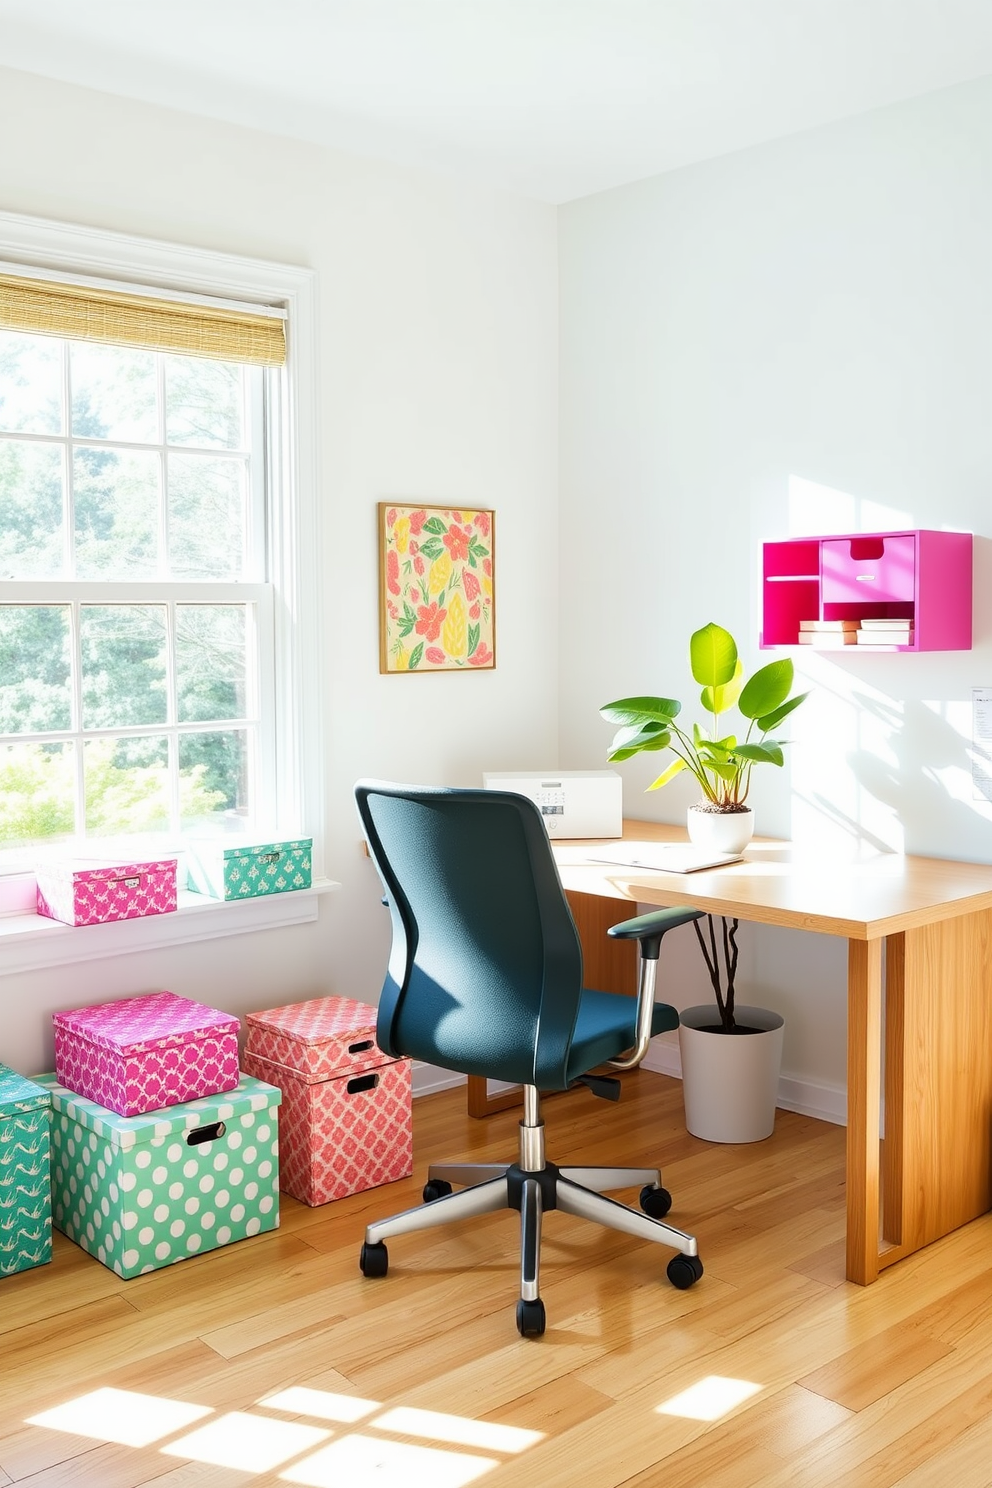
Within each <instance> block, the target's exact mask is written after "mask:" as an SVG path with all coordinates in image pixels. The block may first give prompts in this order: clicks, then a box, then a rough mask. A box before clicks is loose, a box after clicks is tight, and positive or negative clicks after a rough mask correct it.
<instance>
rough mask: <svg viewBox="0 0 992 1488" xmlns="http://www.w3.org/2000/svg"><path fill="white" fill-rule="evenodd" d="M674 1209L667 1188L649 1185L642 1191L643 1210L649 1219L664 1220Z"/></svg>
mask: <svg viewBox="0 0 992 1488" xmlns="http://www.w3.org/2000/svg"><path fill="white" fill-rule="evenodd" d="M671 1207H672V1196H671V1194H670V1193H669V1192H668V1189H667V1188H654V1187H653V1185H652V1184H650V1183H649V1184H647V1186H646V1187H645V1188H642V1189H641V1208H642V1209H643V1210H644V1213H645V1214H646V1215H647V1216H648V1218H649V1219H664V1217H665V1215H666V1214H667V1213H668V1211H669V1209H671Z"/></svg>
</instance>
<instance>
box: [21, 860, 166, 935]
mask: <svg viewBox="0 0 992 1488" xmlns="http://www.w3.org/2000/svg"><path fill="white" fill-rule="evenodd" d="M35 874H36V877H37V880H38V913H39V914H40V915H47V916H48V918H49V919H50V920H62V921H64V923H65V924H67V925H102V924H104V923H105V922H106V921H108V920H136V919H141V918H142V917H143V916H144V915H157V914H170V913H172V912H173V911H174V910H175V908H176V860H175V858H167V859H164V860H162V861H160V862H154V863H123V864H121V863H108V862H107V861H106V859H104V860H103V862H100V861H98V860H94V859H92V858H90V859H86V858H74V859H73V858H69V859H66V860H64V861H63V862H59V863H44V864H39V866H38V867H37V869H36V870H35Z"/></svg>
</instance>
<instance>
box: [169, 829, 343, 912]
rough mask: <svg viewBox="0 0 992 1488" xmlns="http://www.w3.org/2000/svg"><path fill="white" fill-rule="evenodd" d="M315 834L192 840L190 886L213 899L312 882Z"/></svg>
mask: <svg viewBox="0 0 992 1488" xmlns="http://www.w3.org/2000/svg"><path fill="white" fill-rule="evenodd" d="M312 850H313V838H312V837H300V838H298V839H297V840H296V841H295V842H261V843H259V842H253V843H249V842H235V843H232V842H225V841H223V840H222V839H221V840H218V841H211V842H195V841H194V842H192V843H191V844H190V846H189V851H188V853H187V857H186V871H187V875H188V880H189V885H188V886H189V888H190V889H191V890H192V891H193V893H194V894H209V895H210V897H211V898H213V899H267V898H268V897H269V895H270V894H287V893H289V891H290V890H291V889H309V888H310V885H311V882H312V876H311V875H312V869H311V861H310V860H311V856H312Z"/></svg>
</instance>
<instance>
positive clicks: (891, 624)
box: [861, 620, 913, 631]
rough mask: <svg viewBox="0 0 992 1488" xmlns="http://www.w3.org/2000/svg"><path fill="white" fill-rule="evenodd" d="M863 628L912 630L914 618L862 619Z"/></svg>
mask: <svg viewBox="0 0 992 1488" xmlns="http://www.w3.org/2000/svg"><path fill="white" fill-rule="evenodd" d="M861 629H862V630H910V631H911V630H912V629H913V622H912V620H862V621H861Z"/></svg>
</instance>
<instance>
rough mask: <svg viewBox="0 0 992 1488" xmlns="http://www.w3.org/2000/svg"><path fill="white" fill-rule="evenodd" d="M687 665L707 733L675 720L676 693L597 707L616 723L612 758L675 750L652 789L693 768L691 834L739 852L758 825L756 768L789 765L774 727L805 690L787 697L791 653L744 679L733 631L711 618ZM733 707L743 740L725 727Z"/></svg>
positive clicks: (693, 641)
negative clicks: (753, 796) (697, 794)
mask: <svg viewBox="0 0 992 1488" xmlns="http://www.w3.org/2000/svg"><path fill="white" fill-rule="evenodd" d="M689 664H690V667H691V669H692V675H693V678H694V679H695V681H696V682H698V683H699V684H700V685H701V687H702V689H703V690H702V692H701V693H700V702H701V703H702V706H703V708H704V709H705V710H706V712H707V713H709V715H710V718H711V720H712V722H711V724H710V726H709V728H708V729H707V730H706V731H704V730H703V729H701V728H700V726H699V724H697V723H694V724H693V725H692V731H691V733H690V732H687V731H686V730H685V729H683V728H682V727H681V726H680V725H679V724H678V723H676V719H677V718H678V715H679V714H680V713H681V711H682V704H681V703H680V702H678V701H676V699H675V698H665V697H629V698H620V699H619V700H618V701H617V702H615V703H607V704H606V706H605V707H604V708H601V709H600V712H601V714H602V715H603V717H604V718H605V719H606V720H607V721H608V722H609V723H615V724H618V725H619V728H618V730H617V733H616V735H615V737H614V739H613V743H612V744H611V745H610V750H609V754H608V758H609V759H610V760H614V761H617V760H625V759H630V758H631V756H632V755H635V754H640V753H641V752H642V751H661V750H664V749H668V750H671V752H672V753H673V754H674V756H675V758H674V759H673V760H672V762H671V764H670V765H669V766H668V768H667V770H664V771H663V772H662V773H661V774H660V775H659V776H658V778H657V780H654V781H652V783H651V784H650V785H649V786H648V790H660V789H661V787H662V786H663V785H667V784H668V782H669V781H670V780H674V779H675V777H676V776H677V775H680V774H681V773H682V771H683V770H688V771H689V772H690V774H692V775H693V776H695V779H696V781H697V783H698V785H699V789H700V791H701V793H702V799H701V800H700V801H698V802H697V803H696V804H695V805H693V806H690V807H689V810H688V813H687V816H686V825H687V828H688V832H689V837H690V839H691V840H692V841H693V842H696V843H699V844H700V845H701V846H705V847H709V848H713V849H716V850H717V851H721V852H740V851H741V849H742V848H743V847H745V846H746V844H747V843H748V842H749V841H750V840H751V834H752V832H753V830H754V816H753V813H752V811H751V808H750V807H749V806H748V805H747V804H746V802H747V795H748V791H749V789H750V786H751V771H752V769H753V768H754V766H755V765H756V764H768V765H782V764H783V763H784V756H783V753H782V748H783V744H784V742H785V741H783V740H781V739H775V738H772V737H770V734H771V731H772V730H773V729H777V728H778V726H779V724H780V723H782V722H783V720H784V719H786V718H787V717H788V716H789V714H790V713H791V712H792V711H793V710H794V709H795V708H798V707H799V704H800V703H801V702H802V701H803V699H804V698H806V697H807V696H808V694H807V693H805V692H801V693H799V694H797V695H795V696H790V693H791V692H792V683H793V676H794V668H793V665H792V662H791V660H790V659H789V658H788V657H784V658H782V659H781V660H778V661H770V662H768V664H767V665H766V666H763V667H761V668H759V670H758V671H756V672H755V673H754V674H753V676H751V677H750V678H749V679H748V680H747V681H745V680H744V668H743V665H742V663H741V659H740V657H739V656H738V654H737V643H736V642H735V640H734V638H733V636H732V635H731V634H730V632H729V630H724V629H723V627H722V626H720V625H714V624H713V623H712V621H711V622H710V624H709V625H704V626H703V628H702V629H701V630H697V631H694V632H693V634H692V636H691V637H690V638H689ZM735 706H736V708H737V711H738V712H739V713H740V714H741V715H742V716H743V718H744V719H746V720H747V728H746V731H745V732H744V736H743V738H740V737H739V736H738V734H737V733H729V734H724V733H723V731H722V729H723V725H722V718H723V715H724V714H725V713H726V712H728V711H729V710H730V709H731V708H733V707H735Z"/></svg>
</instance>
